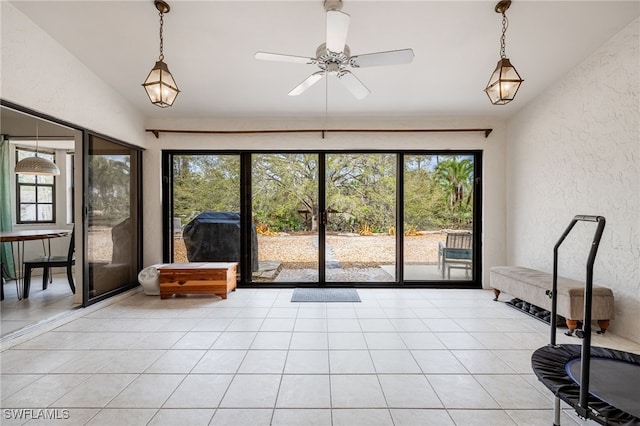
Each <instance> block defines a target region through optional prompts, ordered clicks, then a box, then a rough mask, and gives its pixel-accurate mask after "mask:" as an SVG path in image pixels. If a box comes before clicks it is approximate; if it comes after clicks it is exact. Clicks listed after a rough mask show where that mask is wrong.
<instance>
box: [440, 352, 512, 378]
mask: <svg viewBox="0 0 640 426" xmlns="http://www.w3.org/2000/svg"><path fill="white" fill-rule="evenodd" d="M451 353H452V354H453V355H454V356H455V357H456V358H457V359H458V360H459V361H460V362H461V363H462V365H464V366H465V368H466V369H467V370H469V372H470V373H471V374H515V371H513V369H512V368H511V367H509V366H508V365H507V364H506V363H505V362H504V361H502V360H501V359H500V358H499V357H498V356H497V355H496V354H494V353H493V352H491V351H486V350H456V351H451Z"/></svg>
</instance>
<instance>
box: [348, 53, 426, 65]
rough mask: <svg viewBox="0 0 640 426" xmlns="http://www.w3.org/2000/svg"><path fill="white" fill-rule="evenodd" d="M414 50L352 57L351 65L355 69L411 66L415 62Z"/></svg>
mask: <svg viewBox="0 0 640 426" xmlns="http://www.w3.org/2000/svg"><path fill="white" fill-rule="evenodd" d="M413 56H414V55H413V49H402V50H390V51H388V52H376V53H367V54H365V55H357V56H352V57H351V59H350V60H349V65H351V66H352V67H354V68H363V67H377V66H380V65H400V64H409V63H411V61H413Z"/></svg>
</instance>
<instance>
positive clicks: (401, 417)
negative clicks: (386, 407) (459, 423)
mask: <svg viewBox="0 0 640 426" xmlns="http://www.w3.org/2000/svg"><path fill="white" fill-rule="evenodd" d="M391 417H392V418H393V424H394V426H423V425H424V426H426V425H429V426H454V425H455V423H453V420H451V417H450V416H449V413H448V412H447V410H436V409H429V410H427V409H397V408H396V409H391Z"/></svg>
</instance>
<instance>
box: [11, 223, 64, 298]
mask: <svg viewBox="0 0 640 426" xmlns="http://www.w3.org/2000/svg"><path fill="white" fill-rule="evenodd" d="M71 232H72V230H71V229H23V230H19V231H1V232H0V243H10V244H11V256H12V258H13V273H14V276H15V277H16V291H17V292H18V300H22V295H23V292H24V282H23V268H22V262H24V243H25V242H26V241H37V240H40V241H42V250H43V252H44V255H45V256H50V255H51V239H52V238H60V237H67V236H69V235H71ZM18 265H19V266H18ZM3 296H4V291H3Z"/></svg>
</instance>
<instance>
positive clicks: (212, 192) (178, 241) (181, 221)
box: [169, 154, 257, 271]
mask: <svg viewBox="0 0 640 426" xmlns="http://www.w3.org/2000/svg"><path fill="white" fill-rule="evenodd" d="M172 158H173V161H172V177H173V179H172V182H173V186H172V192H173V197H172V199H173V203H172V206H171V207H172V213H171V215H170V221H169V228H170V233H169V235H170V242H171V257H172V262H175V263H184V262H240V259H241V253H240V225H241V221H240V155H238V154H189V155H186V154H185V155H180V154H175V155H173V157H172ZM252 263H255V266H256V269H257V257H255V256H254V259H252ZM240 270H241V269H240V268H238V271H240Z"/></svg>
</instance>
